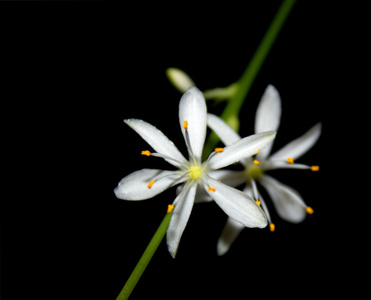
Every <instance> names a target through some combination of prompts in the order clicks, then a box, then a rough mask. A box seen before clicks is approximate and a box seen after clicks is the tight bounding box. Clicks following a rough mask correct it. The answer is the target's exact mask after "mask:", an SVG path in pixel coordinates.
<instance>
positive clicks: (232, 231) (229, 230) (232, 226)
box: [216, 218, 245, 255]
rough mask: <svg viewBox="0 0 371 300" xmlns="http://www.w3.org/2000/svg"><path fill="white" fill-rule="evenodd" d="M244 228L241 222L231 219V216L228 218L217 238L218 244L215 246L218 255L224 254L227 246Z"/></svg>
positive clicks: (229, 245)
mask: <svg viewBox="0 0 371 300" xmlns="http://www.w3.org/2000/svg"><path fill="white" fill-rule="evenodd" d="M244 228H245V226H244V225H242V224H241V223H239V222H237V221H235V220H233V219H232V218H228V220H227V223H226V224H225V226H224V228H223V231H222V234H221V236H220V238H219V240H218V245H217V248H216V252H217V253H218V255H224V254H225V253H227V252H228V250H229V248H230V247H231V245H232V244H233V242H234V241H235V240H236V238H237V237H238V235H239V234H240V232H241V231H242V229H244Z"/></svg>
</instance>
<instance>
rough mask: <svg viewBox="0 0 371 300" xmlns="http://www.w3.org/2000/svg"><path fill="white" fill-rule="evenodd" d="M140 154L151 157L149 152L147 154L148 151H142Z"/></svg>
mask: <svg viewBox="0 0 371 300" xmlns="http://www.w3.org/2000/svg"><path fill="white" fill-rule="evenodd" d="M141 154H142V155H147V156H150V155H151V152H149V151H148V150H144V151H142V153H141Z"/></svg>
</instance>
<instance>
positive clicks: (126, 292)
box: [116, 207, 172, 300]
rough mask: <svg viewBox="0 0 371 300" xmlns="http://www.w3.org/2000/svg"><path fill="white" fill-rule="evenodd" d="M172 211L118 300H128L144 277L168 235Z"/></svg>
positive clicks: (158, 230)
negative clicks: (145, 271) (153, 257)
mask: <svg viewBox="0 0 371 300" xmlns="http://www.w3.org/2000/svg"><path fill="white" fill-rule="evenodd" d="M169 210H170V212H169ZM171 210H172V208H171V207H169V209H168V213H167V214H166V215H165V217H164V219H163V220H162V222H161V224H160V226H159V227H158V228H157V231H156V232H155V234H154V236H153V237H152V239H151V241H150V242H149V244H148V246H147V248H146V250H145V251H144V253H143V255H142V257H141V258H140V260H139V261H138V263H137V265H136V267H135V268H134V270H133V272H132V273H131V275H130V277H129V279H128V280H127V282H126V283H125V285H124V287H123V288H122V290H121V292H120V294H119V295H118V296H117V298H116V300H126V299H128V298H129V296H130V294H131V292H132V291H133V289H134V287H135V286H136V284H137V282H138V280H139V279H140V277H141V276H142V274H143V272H144V270H145V269H146V267H147V265H148V263H149V262H150V260H151V258H152V256H153V255H154V254H155V252H156V250H157V248H158V246H159V245H160V243H161V241H162V239H163V238H164V236H165V234H166V231H167V228H168V227H169V223H170V219H171V215H172V211H171Z"/></svg>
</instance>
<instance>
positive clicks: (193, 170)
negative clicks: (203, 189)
mask: <svg viewBox="0 0 371 300" xmlns="http://www.w3.org/2000/svg"><path fill="white" fill-rule="evenodd" d="M188 172H190V173H189V177H191V178H192V179H197V178H199V177H200V176H201V169H200V168H199V167H195V166H193V167H190V168H189V169H188Z"/></svg>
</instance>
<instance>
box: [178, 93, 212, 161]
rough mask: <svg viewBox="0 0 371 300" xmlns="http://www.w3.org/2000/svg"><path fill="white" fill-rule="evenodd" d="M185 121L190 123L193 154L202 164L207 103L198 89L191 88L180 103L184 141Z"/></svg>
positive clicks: (180, 119)
mask: <svg viewBox="0 0 371 300" xmlns="http://www.w3.org/2000/svg"><path fill="white" fill-rule="evenodd" d="M184 121H187V123H188V135H189V140H190V143H191V148H192V151H193V154H194V156H195V158H196V160H197V161H198V162H201V155H202V149H203V147H204V142H205V136H206V102H205V99H204V96H203V95H202V93H201V91H200V90H199V89H198V88H196V87H191V88H190V89H189V90H188V91H187V92H186V93H185V94H184V95H183V96H182V98H181V99H180V103H179V122H180V127H181V130H182V133H183V136H184V139H186V136H185V129H184V127H183V122H184Z"/></svg>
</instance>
